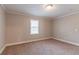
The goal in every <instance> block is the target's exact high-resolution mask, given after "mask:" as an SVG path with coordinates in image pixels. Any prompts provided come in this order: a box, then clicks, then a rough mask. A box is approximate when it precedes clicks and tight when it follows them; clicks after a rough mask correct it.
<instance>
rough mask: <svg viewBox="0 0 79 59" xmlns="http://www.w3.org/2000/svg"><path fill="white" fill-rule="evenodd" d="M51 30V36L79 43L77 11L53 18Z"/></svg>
mask: <svg viewBox="0 0 79 59" xmlns="http://www.w3.org/2000/svg"><path fill="white" fill-rule="evenodd" d="M52 30H53V31H52V34H53V37H55V38H60V39H62V40H66V41H70V42H73V43H78V44H79V13H78V14H73V15H70V16H65V17H61V18H59V19H57V20H53V22H52Z"/></svg>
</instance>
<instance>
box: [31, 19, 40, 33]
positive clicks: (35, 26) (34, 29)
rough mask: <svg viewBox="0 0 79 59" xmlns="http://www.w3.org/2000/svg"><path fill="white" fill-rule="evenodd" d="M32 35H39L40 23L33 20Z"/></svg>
mask: <svg viewBox="0 0 79 59" xmlns="http://www.w3.org/2000/svg"><path fill="white" fill-rule="evenodd" d="M30 32H31V34H39V21H38V20H31V31H30Z"/></svg>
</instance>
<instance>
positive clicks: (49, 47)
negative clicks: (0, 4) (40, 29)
mask: <svg viewBox="0 0 79 59" xmlns="http://www.w3.org/2000/svg"><path fill="white" fill-rule="evenodd" d="M78 54H79V47H78V46H75V45H71V44H68V43H64V42H61V41H57V40H55V39H47V40H41V41H36V42H31V43H26V44H20V45H14V46H9V47H6V49H5V50H4V52H3V53H2V55H78Z"/></svg>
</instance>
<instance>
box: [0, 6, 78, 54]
mask: <svg viewBox="0 0 79 59" xmlns="http://www.w3.org/2000/svg"><path fill="white" fill-rule="evenodd" d="M0 54H1V55H79V4H0Z"/></svg>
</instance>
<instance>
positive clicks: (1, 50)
mask: <svg viewBox="0 0 79 59" xmlns="http://www.w3.org/2000/svg"><path fill="white" fill-rule="evenodd" d="M5 48H6V46H5V45H4V46H3V47H2V48H1V49H0V54H2V52H3V51H4V49H5Z"/></svg>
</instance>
